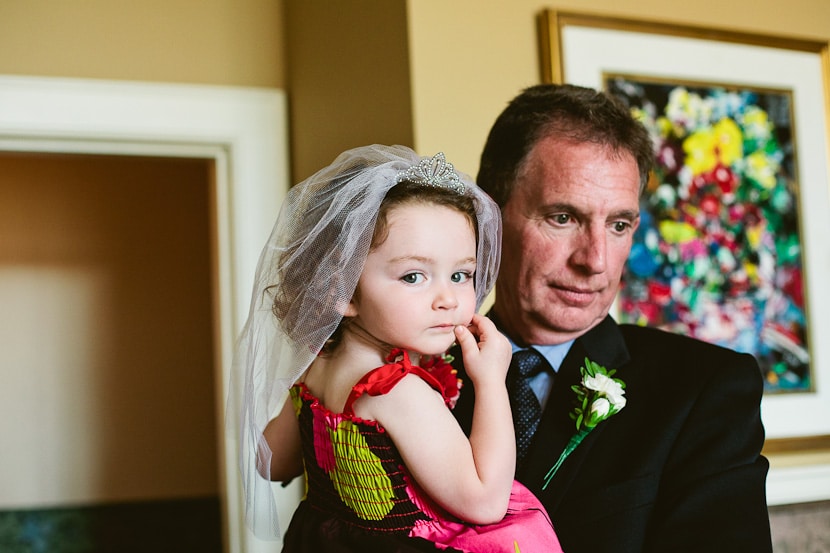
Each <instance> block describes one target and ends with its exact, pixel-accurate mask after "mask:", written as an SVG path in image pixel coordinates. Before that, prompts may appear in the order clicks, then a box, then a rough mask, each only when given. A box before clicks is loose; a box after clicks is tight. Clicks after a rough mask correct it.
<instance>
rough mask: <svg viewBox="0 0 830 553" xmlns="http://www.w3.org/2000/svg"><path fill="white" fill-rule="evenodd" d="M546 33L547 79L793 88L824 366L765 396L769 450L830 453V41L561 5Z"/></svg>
mask: <svg viewBox="0 0 830 553" xmlns="http://www.w3.org/2000/svg"><path fill="white" fill-rule="evenodd" d="M538 33H539V44H540V51H539V59H540V74H541V79H542V81H543V82H554V83H563V82H568V83H572V84H579V85H584V86H589V87H592V88H603V81H604V79H603V75H607V74H628V75H647V76H649V77H653V78H656V79H660V80H667V81H672V80H675V81H676V82H680V83H685V82H738V83H744V84H747V85H752V86H758V87H761V88H788V89H793V90H794V98H795V100H794V103H795V104H796V106H795V107H796V110H795V111H796V113H797V121H796V127H797V128H798V130H799V136H798V137H797V138H798V140H797V143H798V145H799V156H798V157H799V160H798V173H799V179H800V180H801V184H800V187H801V190H802V193H801V203H802V204H803V207H804V210H803V211H804V217H803V219H804V223H803V224H804V228H805V232H804V235H805V241H804V248H803V254H804V258H805V275H806V278H805V280H806V281H807V283H808V284H807V287H808V291H809V292H810V293H809V295H808V300H807V303H808V308H809V311H810V315H811V317H810V325H811V328H809V329H808V333H809V336H810V344H811V350H812V355H811V362H813V370H814V371H815V372H814V382H813V386H812V389H811V390H810V392H809V393H804V394H792V395H787V396H786V397H776V396H772V397H767V396H765V397H764V399H763V400H762V416H763V418H764V425H765V427H766V428H767V437H768V439H767V442H766V445H765V448H764V452H765V453H767V454H770V453H794V452H808V451H817V450H830V344H825V343H823V342H827V340H826V336H830V291H827V292H825V291H824V290H822V288H827V287H826V286H821V284H822V283H823V282H826V279H827V275H828V274H830V261H828V259H830V255H828V248H829V247H830V246H828V241H827V237H828V236H830V222H828V221H827V219H828V217H827V212H828V211H830V177H828V174H830V169H828V159H830V139H828V137H830V43H828V42H827V41H822V40H808V39H801V38H792V37H783V36H773V35H765V34H755V33H746V32H738V31H730V30H726V29H715V28H704V27H696V26H690V25H682V24H673V23H666V22H656V21H647V20H636V19H628V18H623V17H614V16H607V15H598V14H590V13H576V12H568V11H560V10H555V9H549V10H544V11H543V12H541V13H540V14H539V17H538ZM793 64H803V65H799V69H798V70H797V71H796V72H794V73H792V74H790V73H788V71H789V70H790V67H789V66H790V65H793ZM779 67H780V68H782V70H780V71H779V70H778V68H779ZM790 75H792V76H790ZM816 204H818V205H816ZM822 264H823V265H824V266H823V265H822ZM811 283H812V286H810V284H811ZM822 337H824V338H822Z"/></svg>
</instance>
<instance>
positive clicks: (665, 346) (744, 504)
mask: <svg viewBox="0 0 830 553" xmlns="http://www.w3.org/2000/svg"><path fill="white" fill-rule="evenodd" d="M651 148H652V147H651V142H650V140H649V137H648V134H647V132H646V130H645V129H644V128H643V127H642V125H640V124H639V123H637V122H636V121H634V120H633V119H632V117H631V116H630V114H629V113H628V111H627V110H626V109H625V108H624V107H621V106H620V105H619V104H618V103H617V102H616V101H614V100H612V99H611V98H610V97H608V96H606V95H605V94H603V93H598V92H596V91H594V90H591V89H585V88H581V87H575V86H569V85H562V86H557V85H540V86H535V87H531V88H528V89H527V90H525V91H523V92H522V93H521V94H520V95H519V96H518V97H516V98H515V99H514V100H513V101H512V102H511V103H510V104H509V105H508V107H507V108H506V109H505V111H504V112H503V113H502V114H501V115H500V116H499V118H498V119H497V120H496V122H495V124H494V126H493V128H492V129H491V132H490V135H489V137H488V139H487V143H486V145H485V147H484V150H483V153H482V156H481V165H480V170H479V175H478V183H479V185H480V186H481V187H482V188H483V189H484V190H485V191H487V192H488V193H489V194H490V195H491V196H492V197H493V198H494V199H495V200H496V202H497V203H498V204H499V205H500V207H501V210H502V215H503V219H504V235H503V248H502V264H501V272H500V274H499V277H498V282H497V285H496V297H495V304H494V306H493V310H492V312H491V314H490V316H491V317H493V319H494V320H495V321H496V323H497V325H498V326H499V328H500V329H501V330H502V331H503V332H504V333H505V334H506V335H507V336H508V337H509V338H510V339H511V341H512V342H513V344H514V352H515V351H516V350H523V349H525V348H528V347H530V346H536V348H534V349H535V351H539V352H541V353H542V355H543V356H544V357H545V358H546V360H547V362H548V363H549V365H550V366H551V368H552V370H548V371H544V372H542V373H541V374H538V375H536V376H532V377H530V380H529V384H530V386H531V388H532V389H533V395H534V401H537V402H538V403H537V404H536V407H535V408H536V409H539V408H540V405H539V404H541V409H542V412H541V415H540V416H539V417H538V418H537V419H536V420H535V421H531V427H532V428H533V427H534V425H535V432H534V430H533V429H532V430H531V433H532V435H531V436H530V437H529V438H527V440H525V439H524V438H521V437H520V432H521V430H520V428H518V426H517V452H518V455H519V459H518V460H517V469H516V470H517V478H518V480H520V481H521V482H522V483H524V484H525V485H526V486H527V487H528V488H530V489H531V491H533V492H534V493H535V494H536V495H537V496H538V497H539V499H540V500H541V501H542V503H543V504H544V505H545V507H546V509H547V511H548V513H549V514H550V516H551V519H552V521H553V524H554V528H555V530H556V532H557V534H558V535H559V538H560V540H561V543H562V547H563V549H564V550H565V551H568V552H569V553H579V552H581V551H585V552H589V551H590V552H592V553H597V552H605V551H608V552H611V551H613V552H615V553H619V552H623V551H625V552H629V551H630V552H641V551H648V552H678V551H705V552H708V553H711V552H715V551H724V552H729V553H735V552H740V551H747V552H753V553H758V552H768V551H771V550H772V547H771V543H770V542H771V540H770V530H769V519H768V515H767V508H766V498H765V479H766V474H767V470H768V463H767V460H766V459H765V458H764V457H763V456H761V447H762V446H763V442H764V430H763V426H762V424H761V419H760V400H761V394H762V389H763V386H762V380H761V374H760V371H759V369H758V365H757V363H756V361H755V360H754V358H752V357H751V356H749V355H745V354H738V353H736V352H733V351H731V350H727V349H723V348H719V347H716V346H713V345H709V344H706V343H703V342H700V341H697V340H693V339H691V338H688V337H683V336H678V335H674V334H670V333H667V332H663V331H659V330H656V329H649V328H643V327H637V326H632V325H618V324H617V323H616V322H615V321H614V320H613V319H612V318H611V317H610V316H609V314H608V313H609V310H610V308H611V304H612V302H613V300H614V298H615V296H616V293H617V291H618V289H619V285H620V279H621V275H622V272H623V268H624V264H625V261H626V259H627V257H628V253H629V250H630V248H631V244H632V236H633V233H634V230H635V229H636V228H637V225H638V223H639V196H640V194H641V192H642V191H643V189H644V186H645V184H646V181H647V179H648V175H649V171H650V168H651V164H652V150H651ZM456 358H457V359H460V356H456ZM516 358H517V355H516V354H515V353H514V360H515V359H516ZM585 358H588V359H590V360H591V361H592V362H595V363H598V364H599V365H602V366H604V367H606V368H607V369H609V370H611V369H613V370H616V371H617V372H616V374H615V375H614V377H615V378H619V379H620V380H622V381H623V382H624V383H625V397H626V400H627V403H626V405H625V407H624V408H623V409H622V410H621V411H620V412H618V413H616V414H614V415H613V416H611V417H610V418H608V419H607V420H605V421H603V422H601V423H599V425H597V426H596V428H594V430H593V431H591V432H590V433H589V434H588V435H587V437H586V438H585V439H584V441H582V443H580V444H579V445H578V446H577V447H576V449H575V450H574V451H573V452H572V453H571V454H570V455H569V456H568V457H567V458H566V459H565V461H564V462H563V463H562V465H561V467H560V468H559V469H558V471H557V472H556V474H555V476H554V477H553V479H552V480H551V481H550V484H549V485H548V486H547V487H545V489H543V484H544V480H545V475H546V473H547V472H548V470H549V469H550V468H551V466H552V465H553V464H554V463H555V462H556V460H557V459H558V458H559V456H560V453H561V452H562V451H563V450H564V448H565V447H566V445H567V443H568V441H569V439H570V438H571V437H572V436H573V435H574V434H575V433H576V425H575V423H574V421H573V420H572V419H571V418H570V416H569V413H571V412H572V411H573V408H574V399H575V398H576V394H575V392H574V390H572V388H571V387H572V386H574V385H577V384H579V383H580V381H581V374H580V367H581V366H582V365H583V364H584V361H585ZM541 363H544V361H542V362H541ZM516 370H517V369H516V368H515V367H511V372H514V371H516ZM459 374H460V376H462V378H463V377H465V376H466V375H464V373H463V367H460V366H459ZM508 385H509V386H511V394H514V395H516V394H518V393H519V392H517V391H513V386H518V385H517V384H512V380H511V375H508ZM473 396H474V394H473V393H472V390H471V389H469V388H465V390H464V393H462V395H461V399H460V400H459V402H458V405H457V406H456V409H455V412H456V416H457V417H458V419H459V422H460V423H461V424H462V426H463V427H464V428H465V430H466V431H468V432H469V428H470V424H471V420H470V414H471V404H472V402H473V401H474V397H473ZM513 414H514V420H515V421H523V420H524V419H525V418H526V416H525V415H524V414H523V411H522V412H520V411H519V408H518V406H514V409H513ZM525 446H526V453H524V454H523V453H522V450H523V449H524V448H525Z"/></svg>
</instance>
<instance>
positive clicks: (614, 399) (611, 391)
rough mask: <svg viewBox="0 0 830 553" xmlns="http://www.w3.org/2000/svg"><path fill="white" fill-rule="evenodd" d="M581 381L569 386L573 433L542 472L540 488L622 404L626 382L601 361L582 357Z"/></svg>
mask: <svg viewBox="0 0 830 553" xmlns="http://www.w3.org/2000/svg"><path fill="white" fill-rule="evenodd" d="M580 371H581V372H582V383H581V384H580V385H577V386H571V389H573V391H574V392H576V407H575V408H574V410H573V412H572V413H571V418H572V419H573V420H575V421H576V434H574V435H573V436H572V437H571V439H570V441H569V442H568V445H567V446H565V450H564V451H563V452H562V455H560V456H559V459H558V460H557V461H556V464H554V465H553V466H552V467H551V469H550V470H549V471H548V473H547V474H546V475H545V483H544V484H543V485H542V489H543V490H544V489H545V488H547V487H548V484H550V481H551V479H553V475H554V474H556V471H558V470H559V467H561V466H562V463H563V462H565V459H566V458H567V457H568V455H570V454H571V453H572V452H573V450H574V449H576V447H577V446H578V445H579V444H580V443H582V440H584V439H585V436H587V435H588V434H589V433H590V432H591V430H593V429H594V428H595V427H596V425H598V424H599V423H601V422H602V421H604V420H605V419H607V418H610V417H611V416H613V415H615V414H617V413H619V412H620V411H621V410H622V408H623V407H625V390H624V388H625V383H624V382H623V381H622V380H620V379H619V378H611V377H612V376H613V375H614V373H615V372H616V371H614V370H610V371H609V370H608V369H606V368H605V367H603V366H602V365H598V364H597V363H594V362H593V361H591V360H589V359H588V358H587V357H586V358H585V366H583V367H581V368H580Z"/></svg>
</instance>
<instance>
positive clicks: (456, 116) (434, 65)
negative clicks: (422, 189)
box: [407, 0, 830, 175]
mask: <svg viewBox="0 0 830 553" xmlns="http://www.w3.org/2000/svg"><path fill="white" fill-rule="evenodd" d="M548 8H556V9H560V10H566V11H575V12H588V13H598V14H601V15H616V16H621V17H627V18H639V19H650V20H657V21H666V22H672V23H680V24H686V25H698V26H713V27H719V28H727V29H732V30H739V31H745V32H753V33H765V34H777V35H785V36H794V37H800V38H808V39H819V40H825V41H827V40H830V2H828V1H827V0H787V1H786V2H784V1H782V0H732V1H730V2H723V1H721V0H701V1H697V2H687V1H681V0H632V1H629V2H619V0H556V1H551V2H544V1H539V0H510V2H506V1H501V0H453V1H452V2H447V1H445V0H410V1H409V2H408V3H407V9H408V13H409V33H410V35H409V36H410V38H409V40H410V64H411V67H412V83H413V93H412V103H413V107H412V110H413V113H414V128H415V142H414V143H415V146H416V149H417V150H419V151H420V152H422V153H424V154H431V153H434V152H435V151H437V150H444V151H445V152H446V154H447V157H448V159H452V160H453V161H454V162H455V163H456V164H457V166H458V167H459V168H460V169H462V170H463V171H465V172H467V173H471V174H473V175H475V173H476V172H477V171H478V158H479V155H480V152H481V148H482V146H483V144H484V140H485V138H486V136H487V132H488V131H489V127H490V125H491V124H492V122H493V119H494V118H495V117H496V115H497V114H498V113H499V112H500V111H501V110H502V109H503V108H504V106H505V104H506V103H507V102H508V101H509V100H510V99H511V98H512V97H513V96H514V95H515V94H516V93H517V92H518V91H519V90H520V89H521V88H524V87H526V86H529V85H532V84H536V83H539V82H540V75H539V69H538V68H539V56H538V45H537V44H538V43H537V40H538V37H537V32H536V26H535V25H536V23H535V17H536V15H537V14H538V13H539V12H540V11H541V10H543V9H548Z"/></svg>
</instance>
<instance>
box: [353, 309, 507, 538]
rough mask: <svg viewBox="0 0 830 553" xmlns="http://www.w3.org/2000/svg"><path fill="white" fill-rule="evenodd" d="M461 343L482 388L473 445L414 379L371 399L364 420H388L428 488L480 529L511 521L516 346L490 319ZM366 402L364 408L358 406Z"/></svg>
mask: <svg viewBox="0 0 830 553" xmlns="http://www.w3.org/2000/svg"><path fill="white" fill-rule="evenodd" d="M471 328H472V330H473V332H474V333H475V334H477V335H478V338H479V340H478V342H477V341H476V338H475V336H474V335H473V333H471V332H470V330H468V329H466V328H463V327H459V328H458V329H457V330H456V337H457V338H458V342H459V345H460V346H461V351H462V355H463V356H464V365H465V367H466V368H467V371H468V374H470V378H471V380H472V381H473V385H474V386H475V390H476V405H475V409H474V413H473V426H472V431H471V434H470V438H469V440H468V439H467V437H466V436H465V435H464V432H463V431H462V430H461V427H460V426H459V425H458V422H457V421H456V420H455V417H453V415H452V412H451V411H450V410H449V409H448V408H447V406H446V405H445V404H444V402H443V399H442V398H441V395H440V394H439V393H437V392H436V391H435V390H433V389H432V388H431V387H430V386H429V385H428V384H427V383H426V382H424V381H423V380H421V379H420V378H418V377H417V376H414V375H408V376H406V377H404V378H403V379H402V380H401V382H399V383H398V385H397V386H395V388H393V389H392V390H391V391H390V392H389V393H387V394H385V395H382V396H375V397H371V396H363V397H362V398H361V399H360V400H358V402H356V404H355V409H356V410H358V408H359V407H360V410H361V411H364V410H365V413H362V414H359V416H365V417H366V418H372V419H374V420H377V421H378V422H380V424H381V425H383V427H384V428H385V429H386V431H387V432H388V433H389V435H390V436H391V438H392V440H393V441H394V442H395V445H396V446H397V447H398V450H399V451H400V452H401V455H402V456H403V459H404V462H405V463H406V466H407V468H408V469H409V471H410V472H411V473H412V476H413V477H414V478H415V480H416V481H417V482H418V484H419V485H420V486H421V488H423V490H424V491H425V492H426V493H427V494H428V495H429V496H430V497H431V498H432V499H433V500H434V501H435V502H437V503H438V504H440V505H441V506H442V507H444V508H445V509H446V510H447V511H449V512H450V513H452V514H453V515H455V516H457V517H459V518H461V519H462V520H465V521H467V522H470V523H473V524H490V523H493V522H498V521H500V520H501V519H502V518H504V514H505V512H506V511H507V503H508V500H509V498H510V490H511V487H512V484H513V475H514V472H515V464H516V443H515V438H514V436H513V422H512V418H511V414H510V402H509V399H508V395H507V390H506V388H505V384H504V381H505V376H506V374H507V367H508V365H509V363H510V344H509V342H508V341H507V339H506V338H505V337H504V336H502V335H501V334H500V333H499V332H498V331H497V330H496V327H495V326H494V325H493V324H492V322H490V321H489V320H488V319H486V318H484V317H480V316H479V315H476V316H474V318H473V323H472V325H471ZM361 401H363V402H364V404H363V405H362V406H359V405H358V404H359V403H360V402H361Z"/></svg>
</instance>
